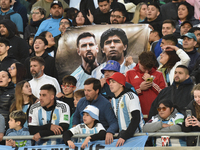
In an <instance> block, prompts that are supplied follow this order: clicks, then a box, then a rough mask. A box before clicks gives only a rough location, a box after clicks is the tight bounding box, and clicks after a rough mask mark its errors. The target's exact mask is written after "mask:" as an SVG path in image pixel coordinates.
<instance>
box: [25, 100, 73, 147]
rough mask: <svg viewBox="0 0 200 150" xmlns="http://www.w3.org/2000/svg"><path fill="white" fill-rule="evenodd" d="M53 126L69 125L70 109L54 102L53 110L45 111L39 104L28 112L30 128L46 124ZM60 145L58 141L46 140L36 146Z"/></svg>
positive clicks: (40, 141)
mask: <svg viewBox="0 0 200 150" xmlns="http://www.w3.org/2000/svg"><path fill="white" fill-rule="evenodd" d="M49 123H51V124H54V125H59V124H60V123H67V124H69V123H70V108H69V106H68V105H67V104H66V103H64V102H61V101H59V100H56V106H55V109H53V111H52V110H50V111H46V110H45V109H44V108H43V107H41V105H40V103H39V102H38V103H36V104H33V105H32V106H31V108H30V110H29V125H30V126H42V125H46V124H49ZM54 144H60V140H55V139H52V140H48V141H45V142H44V141H43V140H39V142H37V145H54Z"/></svg>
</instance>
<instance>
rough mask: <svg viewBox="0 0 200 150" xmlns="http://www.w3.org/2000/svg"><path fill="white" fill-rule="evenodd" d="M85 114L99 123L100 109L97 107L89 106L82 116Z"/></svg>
mask: <svg viewBox="0 0 200 150" xmlns="http://www.w3.org/2000/svg"><path fill="white" fill-rule="evenodd" d="M84 112H86V113H88V114H89V115H90V116H91V117H92V118H94V119H96V120H98V121H99V109H98V108H97V107H96V106H93V105H87V106H86V107H85V109H84V110H83V111H82V112H81V115H82V116H83V113H84Z"/></svg>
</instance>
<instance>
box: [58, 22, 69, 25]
mask: <svg viewBox="0 0 200 150" xmlns="http://www.w3.org/2000/svg"><path fill="white" fill-rule="evenodd" d="M63 24H64V25H67V24H69V22H60V23H59V25H63Z"/></svg>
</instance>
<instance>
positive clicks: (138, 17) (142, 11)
mask: <svg viewBox="0 0 200 150" xmlns="http://www.w3.org/2000/svg"><path fill="white" fill-rule="evenodd" d="M146 17H147V4H146V3H144V2H141V3H139V4H138V5H137V6H136V9H135V13H134V17H133V20H132V22H133V23H134V24H137V23H139V22H142V21H144V19H145V18H146Z"/></svg>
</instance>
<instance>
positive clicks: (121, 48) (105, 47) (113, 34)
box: [92, 28, 136, 79]
mask: <svg viewBox="0 0 200 150" xmlns="http://www.w3.org/2000/svg"><path fill="white" fill-rule="evenodd" d="M100 46H101V49H102V53H103V54H104V55H105V56H106V61H108V60H115V61H117V62H118V63H119V64H120V72H121V73H122V74H125V73H126V72H127V71H128V70H130V69H132V68H133V67H134V66H135V65H136V64H135V63H134V62H132V63H131V64H130V65H128V66H127V65H126V64H125V55H126V53H127V49H128V38H127V36H126V33H125V32H124V31H123V30H122V29H121V28H110V29H108V30H106V31H105V32H104V33H103V34H102V35H101V38H100ZM105 66H106V62H105V63H103V64H101V65H100V66H99V67H97V68H96V69H94V70H93V71H92V77H94V78H97V79H102V78H104V75H103V74H102V72H101V69H102V68H104V67H105Z"/></svg>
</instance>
